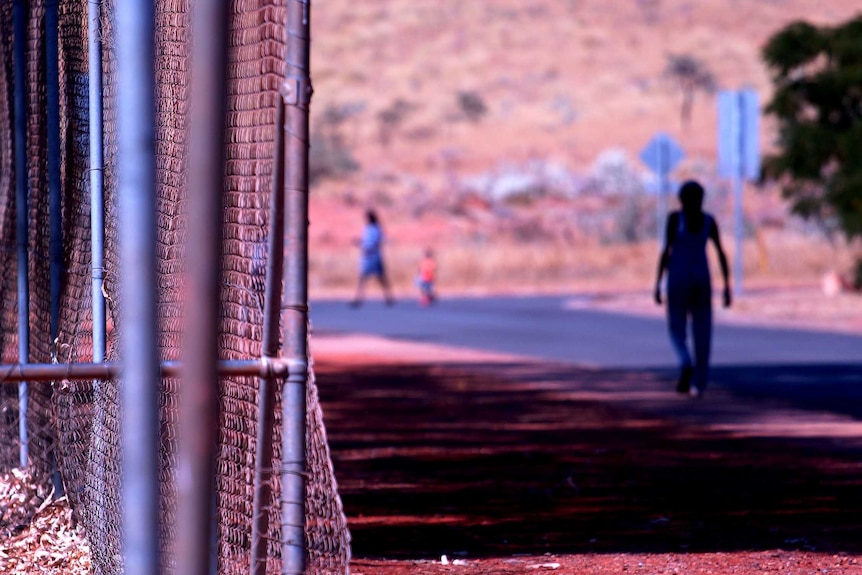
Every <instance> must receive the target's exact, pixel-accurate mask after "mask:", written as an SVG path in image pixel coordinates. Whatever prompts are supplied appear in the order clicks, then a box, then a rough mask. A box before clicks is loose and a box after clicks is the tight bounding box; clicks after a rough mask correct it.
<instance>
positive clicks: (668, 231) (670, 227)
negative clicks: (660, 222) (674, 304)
mask: <svg viewBox="0 0 862 575" xmlns="http://www.w3.org/2000/svg"><path fill="white" fill-rule="evenodd" d="M678 225H679V214H677V213H675V212H674V213H672V214H670V216H668V218H667V226H666V227H665V230H664V246H663V247H662V250H661V255H660V256H659V258H658V272H657V273H656V279H655V293H654V298H655V302H656V303H657V304H659V305H661V303H662V301H661V278H662V277H664V272H665V270H667V265H668V260H669V259H670V250H671V245H673V241H674V239H676V229H677V227H678Z"/></svg>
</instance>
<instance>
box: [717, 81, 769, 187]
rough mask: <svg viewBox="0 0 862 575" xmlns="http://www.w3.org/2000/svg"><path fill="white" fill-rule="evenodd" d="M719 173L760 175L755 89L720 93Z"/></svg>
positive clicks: (758, 123)
mask: <svg viewBox="0 0 862 575" xmlns="http://www.w3.org/2000/svg"><path fill="white" fill-rule="evenodd" d="M718 173H719V175H720V176H721V177H723V178H738V177H740V176H741V177H743V178H745V179H747V180H756V179H758V178H760V105H759V103H758V98H757V92H755V91H754V90H738V91H737V90H725V91H722V92H719V94H718Z"/></svg>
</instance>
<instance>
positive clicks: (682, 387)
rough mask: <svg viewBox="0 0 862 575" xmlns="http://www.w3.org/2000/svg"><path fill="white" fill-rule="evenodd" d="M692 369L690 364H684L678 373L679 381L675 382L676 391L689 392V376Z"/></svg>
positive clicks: (692, 371)
mask: <svg viewBox="0 0 862 575" xmlns="http://www.w3.org/2000/svg"><path fill="white" fill-rule="evenodd" d="M693 373H694V370H693V369H692V367H691V366H690V365H686V366H685V367H683V368H682V371H680V373H679V381H678V382H677V384H676V391H677V393H689V392H690V390H691V389H692V388H691V376H692V375H693Z"/></svg>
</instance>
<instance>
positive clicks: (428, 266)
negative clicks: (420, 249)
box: [416, 250, 437, 306]
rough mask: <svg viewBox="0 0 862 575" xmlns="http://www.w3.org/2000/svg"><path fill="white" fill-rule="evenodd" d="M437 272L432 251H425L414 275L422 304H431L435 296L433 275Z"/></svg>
mask: <svg viewBox="0 0 862 575" xmlns="http://www.w3.org/2000/svg"><path fill="white" fill-rule="evenodd" d="M436 273H437V262H435V261H434V252H433V251H431V250H426V251H425V257H424V258H422V261H421V262H420V263H419V273H418V274H417V276H416V285H417V286H418V287H419V303H420V304H421V305H423V306H427V305H431V304H432V303H434V300H435V299H437V297H436V296H435V295H434V276H435V275H436Z"/></svg>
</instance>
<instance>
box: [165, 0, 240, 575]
mask: <svg viewBox="0 0 862 575" xmlns="http://www.w3.org/2000/svg"><path fill="white" fill-rule="evenodd" d="M228 7H229V4H228V2H227V0H212V1H209V2H195V3H194V4H193V8H192V44H193V57H192V62H193V66H192V82H191V108H190V109H191V134H190V142H189V147H188V157H189V178H188V182H189V229H188V252H187V254H186V297H185V317H186V319H185V334H184V343H183V349H184V355H185V359H184V360H185V364H186V365H185V370H184V373H183V385H182V391H181V401H180V437H179V441H180V446H179V459H178V464H177V489H178V495H179V497H178V503H177V523H178V529H177V573H184V574H188V575H209V573H210V572H211V567H212V568H214V567H215V565H210V563H211V554H210V546H211V544H212V537H213V535H215V531H216V529H215V525H214V521H213V516H212V509H213V504H214V501H215V467H216V465H215V462H216V446H217V443H218V425H219V402H218V389H219V377H218V369H217V362H218V343H219V333H220V327H221V313H220V301H221V298H220V296H221V264H222V262H221V254H222V227H223V225H222V223H223V214H222V204H223V196H224V173H225V166H224V156H225V153H224V143H225V126H226V121H225V114H226V108H227V106H226V98H227V56H228V54H227V37H228V13H229V12H228ZM212 572H215V571H212Z"/></svg>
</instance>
